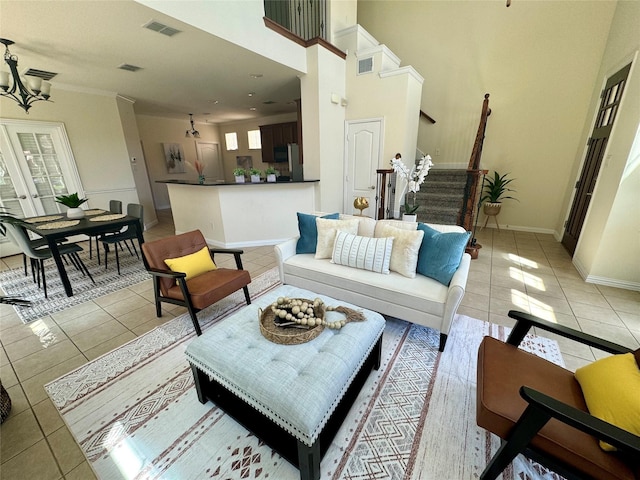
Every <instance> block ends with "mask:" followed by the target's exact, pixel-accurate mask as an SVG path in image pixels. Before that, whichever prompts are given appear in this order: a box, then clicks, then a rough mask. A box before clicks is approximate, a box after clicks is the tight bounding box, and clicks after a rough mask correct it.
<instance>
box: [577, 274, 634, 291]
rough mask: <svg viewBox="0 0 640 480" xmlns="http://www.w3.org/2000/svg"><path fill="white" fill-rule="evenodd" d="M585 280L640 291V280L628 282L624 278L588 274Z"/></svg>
mask: <svg viewBox="0 0 640 480" xmlns="http://www.w3.org/2000/svg"><path fill="white" fill-rule="evenodd" d="M581 275H582V274H581ZM585 282H587V283H595V284H596V285H605V286H607V287H615V288H624V289H625V290H633V291H635V292H640V282H627V281H623V280H617V279H615V278H608V277H600V276H598V275H587V278H585Z"/></svg>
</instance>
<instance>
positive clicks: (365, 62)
mask: <svg viewBox="0 0 640 480" xmlns="http://www.w3.org/2000/svg"><path fill="white" fill-rule="evenodd" d="M371 72H373V57H369V58H363V59H360V60H358V75H362V74H364V73H371Z"/></svg>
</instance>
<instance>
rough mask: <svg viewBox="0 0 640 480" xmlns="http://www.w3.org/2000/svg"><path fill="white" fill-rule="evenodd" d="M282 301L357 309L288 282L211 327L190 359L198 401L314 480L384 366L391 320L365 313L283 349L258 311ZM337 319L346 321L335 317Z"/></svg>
mask: <svg viewBox="0 0 640 480" xmlns="http://www.w3.org/2000/svg"><path fill="white" fill-rule="evenodd" d="M280 296H287V297H295V298H308V299H314V298H316V297H320V298H322V300H323V301H324V302H325V304H326V305H329V306H337V305H345V306H349V307H351V308H358V307H355V306H353V305H349V304H347V303H345V302H340V301H337V300H334V299H332V298H329V297H326V296H322V295H316V294H315V293H312V292H310V291H308V290H303V289H300V288H297V287H292V286H288V285H284V286H281V287H279V288H277V289H275V290H273V291H272V292H270V293H268V294H266V295H263V296H262V297H260V298H258V299H257V300H256V301H255V302H254V303H253V304H252V305H249V306H247V307H244V308H243V309H242V310H240V311H238V312H237V313H235V314H234V315H232V316H230V317H229V318H227V319H226V320H224V321H223V322H220V323H219V324H217V325H215V326H213V327H211V328H210V329H209V330H208V331H207V332H205V333H204V334H203V335H202V336H200V337H198V338H197V339H195V340H194V341H193V342H192V343H190V344H189V345H188V347H187V349H186V356H187V359H188V360H189V363H190V364H191V368H192V370H193V375H194V379H195V384H196V390H197V393H198V399H199V400H200V402H202V403H205V402H206V401H207V400H212V401H213V402H215V403H216V404H217V405H218V406H219V407H220V408H222V409H223V410H225V411H226V412H227V413H228V414H229V415H231V416H232V417H234V418H235V419H236V420H237V421H238V422H239V423H241V424H243V425H244V426H245V427H246V428H247V429H249V430H251V431H252V432H253V433H255V434H256V435H257V436H258V437H259V438H261V439H262V440H263V441H265V443H267V444H268V445H269V446H271V447H272V448H273V449H275V450H277V451H278V453H280V454H281V455H282V456H283V457H284V458H285V459H287V460H288V461H289V462H290V463H292V464H293V465H295V466H297V467H298V468H299V469H300V478H301V479H303V480H307V479H308V480H316V479H318V478H320V460H321V458H322V457H323V456H324V454H325V452H326V450H327V449H328V448H329V445H330V444H331V440H332V439H333V437H334V436H335V434H336V432H337V431H338V429H339V428H340V425H341V424H342V421H343V420H344V418H345V417H346V415H347V413H348V412H349V408H350V407H351V405H352V404H353V402H354V400H355V399H356V397H357V395H358V393H359V391H360V389H361V388H362V385H363V384H364V382H365V381H366V379H367V377H368V375H369V372H370V371H371V370H372V369H376V370H377V369H378V367H379V366H380V352H381V344H382V332H383V330H384V326H385V321H384V318H383V317H382V316H381V315H380V314H378V313H375V312H371V311H368V310H363V313H364V314H365V317H366V321H364V322H355V323H349V324H347V325H345V327H343V328H342V329H340V330H330V329H328V328H325V330H324V331H323V332H322V333H321V334H320V335H319V336H318V337H317V338H315V339H313V340H311V341H310V342H307V343H303V344H301V345H278V344H276V343H272V342H270V341H269V340H267V339H265V338H264V337H263V336H262V334H261V333H260V328H259V325H258V309H259V308H262V309H264V308H266V307H267V306H268V305H270V304H271V303H272V302H274V301H275V299H276V298H277V297H280ZM334 315H335V317H333V316H334ZM331 318H335V319H339V318H341V317H340V314H339V313H336V312H330V313H328V319H329V320H330V319H331Z"/></svg>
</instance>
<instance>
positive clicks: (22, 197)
mask: <svg viewBox="0 0 640 480" xmlns="http://www.w3.org/2000/svg"><path fill="white" fill-rule="evenodd" d="M18 198H19V199H20V200H24V199H25V198H27V196H26V195H19V196H18Z"/></svg>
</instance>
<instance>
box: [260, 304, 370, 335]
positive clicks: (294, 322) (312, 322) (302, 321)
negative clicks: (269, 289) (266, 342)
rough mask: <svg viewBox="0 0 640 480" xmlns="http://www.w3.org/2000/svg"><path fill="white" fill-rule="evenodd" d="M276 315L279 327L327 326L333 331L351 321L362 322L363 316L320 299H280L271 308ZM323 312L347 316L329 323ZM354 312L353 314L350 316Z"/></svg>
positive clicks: (275, 320) (276, 322)
mask: <svg viewBox="0 0 640 480" xmlns="http://www.w3.org/2000/svg"><path fill="white" fill-rule="evenodd" d="M270 308H271V311H272V312H273V314H274V315H275V319H274V322H275V324H276V325H278V326H279V327H288V326H296V327H303V328H313V327H315V326H320V325H322V326H325V327H328V328H332V329H339V328H342V327H344V326H345V325H346V324H347V323H348V322H349V321H350V320H361V319H362V318H361V317H362V315H361V314H358V312H354V311H353V310H351V309H347V308H346V307H329V306H326V305H325V304H324V302H323V301H322V300H321V299H320V298H316V299H315V300H313V302H312V301H310V300H303V299H300V298H289V297H278V299H277V300H276V301H275V302H273V303H272V304H271V306H270ZM323 310H327V311H338V312H341V313H345V314H347V318H346V319H345V320H338V321H335V322H327V321H326V320H325V319H324V318H322V317H320V316H318V313H320V315H322V312H323ZM351 312H352V314H350V313H351Z"/></svg>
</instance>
